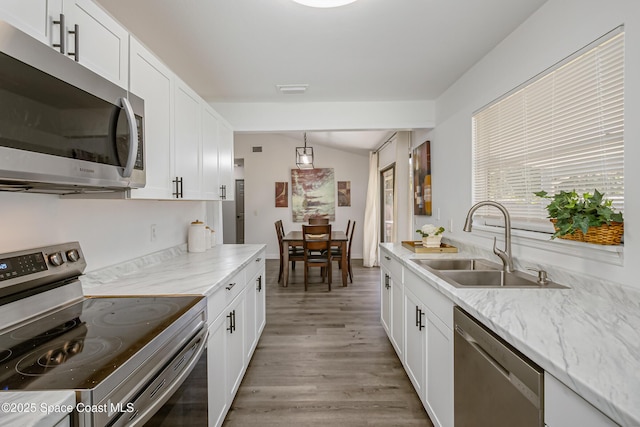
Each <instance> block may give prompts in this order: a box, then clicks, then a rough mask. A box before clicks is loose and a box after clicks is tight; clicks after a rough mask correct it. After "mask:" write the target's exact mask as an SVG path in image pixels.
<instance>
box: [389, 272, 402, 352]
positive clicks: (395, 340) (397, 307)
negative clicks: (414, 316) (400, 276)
mask: <svg viewBox="0 0 640 427" xmlns="http://www.w3.org/2000/svg"><path fill="white" fill-rule="evenodd" d="M404 328H405V321H404V285H403V284H402V282H401V281H400V280H397V279H395V278H394V276H392V277H391V344H393V347H394V348H395V349H396V353H397V354H398V357H399V358H400V360H401V361H403V360H404V352H405V349H404V345H405V344H404Z"/></svg>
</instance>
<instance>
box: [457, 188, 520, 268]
mask: <svg viewBox="0 0 640 427" xmlns="http://www.w3.org/2000/svg"><path fill="white" fill-rule="evenodd" d="M482 206H493V207H496V208H498V209H499V210H500V212H502V215H504V251H503V250H500V249H498V248H497V247H496V240H497V239H496V238H495V237H494V238H493V253H494V254H496V255H498V256H499V257H500V259H501V260H502V268H503V270H504V271H508V272H512V271H513V259H512V257H511V217H510V216H509V212H508V211H507V209H506V208H505V207H504V206H502V205H501V204H500V203H497V202H493V201H491V200H485V201H483V202H478V203H476V204H475V205H473V206H472V207H471V209H469V213H467V219H466V220H465V222H464V228H463V231H466V232H470V231H471V223H472V222H473V220H472V218H473V214H474V213H475V211H477V210H478V208H480V207H482Z"/></svg>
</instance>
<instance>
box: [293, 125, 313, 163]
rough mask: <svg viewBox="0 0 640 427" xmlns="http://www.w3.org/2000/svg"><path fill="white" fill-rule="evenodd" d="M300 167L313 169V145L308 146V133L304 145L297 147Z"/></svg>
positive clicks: (297, 160) (297, 161)
mask: <svg viewBox="0 0 640 427" xmlns="http://www.w3.org/2000/svg"><path fill="white" fill-rule="evenodd" d="M296 166H298V169H313V147H307V133H306V132H305V133H304V147H296Z"/></svg>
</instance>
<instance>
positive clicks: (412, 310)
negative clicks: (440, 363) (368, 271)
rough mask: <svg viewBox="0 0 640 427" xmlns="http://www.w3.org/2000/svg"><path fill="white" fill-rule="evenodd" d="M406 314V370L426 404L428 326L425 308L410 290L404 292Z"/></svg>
mask: <svg viewBox="0 0 640 427" xmlns="http://www.w3.org/2000/svg"><path fill="white" fill-rule="evenodd" d="M404 301H405V304H404V314H405V323H404V327H405V365H404V367H405V370H406V371H407V375H408V376H409V379H410V380H411V383H412V384H413V387H414V388H415V389H416V392H417V393H418V396H419V397H420V400H421V401H423V402H424V397H425V391H424V384H425V367H426V366H425V365H426V364H425V352H426V327H425V326H426V325H425V320H426V319H425V315H424V307H423V306H422V303H421V302H420V300H418V298H417V297H416V296H415V295H414V294H413V293H412V292H411V291H410V290H409V289H405V292H404Z"/></svg>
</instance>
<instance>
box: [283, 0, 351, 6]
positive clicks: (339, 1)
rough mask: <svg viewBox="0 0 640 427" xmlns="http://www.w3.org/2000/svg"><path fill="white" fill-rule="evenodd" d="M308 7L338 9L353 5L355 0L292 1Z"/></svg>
mask: <svg viewBox="0 0 640 427" xmlns="http://www.w3.org/2000/svg"><path fill="white" fill-rule="evenodd" d="M293 1H294V2H296V3H300V4H303V5H305V6H310V7H338V6H344V5H347V4H349V3H353V2H355V1H356V0H293Z"/></svg>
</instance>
